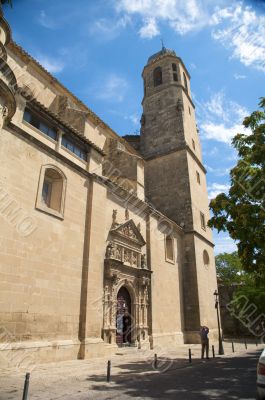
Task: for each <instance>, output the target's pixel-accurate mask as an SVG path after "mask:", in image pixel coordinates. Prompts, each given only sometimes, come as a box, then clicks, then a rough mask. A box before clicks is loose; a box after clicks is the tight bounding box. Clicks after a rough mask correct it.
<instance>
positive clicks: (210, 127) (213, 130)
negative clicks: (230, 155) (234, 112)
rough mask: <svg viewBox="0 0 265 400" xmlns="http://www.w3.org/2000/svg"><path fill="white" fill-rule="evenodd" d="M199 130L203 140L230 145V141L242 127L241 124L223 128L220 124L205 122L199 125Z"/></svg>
mask: <svg viewBox="0 0 265 400" xmlns="http://www.w3.org/2000/svg"><path fill="white" fill-rule="evenodd" d="M201 128H202V131H203V136H204V138H205V139H214V140H217V141H219V142H224V143H231V139H232V138H233V137H234V136H235V135H236V134H237V133H240V132H242V131H243V127H242V125H241V124H235V125H232V126H225V125H224V124H222V123H221V124H218V123H214V122H206V123H204V124H202V125H201Z"/></svg>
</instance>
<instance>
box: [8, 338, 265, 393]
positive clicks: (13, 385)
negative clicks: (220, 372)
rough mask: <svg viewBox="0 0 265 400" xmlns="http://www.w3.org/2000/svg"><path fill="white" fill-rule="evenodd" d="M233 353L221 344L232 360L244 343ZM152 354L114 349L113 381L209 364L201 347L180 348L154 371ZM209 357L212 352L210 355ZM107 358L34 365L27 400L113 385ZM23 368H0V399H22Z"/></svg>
mask: <svg viewBox="0 0 265 400" xmlns="http://www.w3.org/2000/svg"><path fill="white" fill-rule="evenodd" d="M214 346H215V353H216V357H219V356H218V354H217V353H218V344H217V343H215V344H214ZM234 347H235V353H232V344H231V342H224V351H225V355H224V356H222V357H228V356H229V357H231V356H233V355H235V356H236V355H238V354H239V353H245V352H246V349H245V344H244V343H235V344H234ZM263 347H264V345H259V346H258V347H257V346H256V344H248V351H253V350H257V349H261V348H263ZM189 348H190V349H191V354H192V363H191V364H190V363H189V358H188V349H189ZM210 350H211V349H210ZM154 354H155V351H153V350H148V351H143V350H138V349H135V348H125V349H119V350H117V354H115V355H114V356H112V357H111V358H110V360H111V377H112V382H114V381H115V383H118V382H119V381H121V380H127V379H130V380H135V381H137V380H138V379H141V376H145V375H150V374H161V373H163V372H164V373H165V372H166V371H169V370H172V369H183V368H193V367H196V366H197V365H198V364H201V363H205V362H211V361H208V360H207V361H206V360H205V361H202V360H201V359H200V345H181V346H178V347H176V348H175V349H174V350H172V351H170V352H169V351H167V352H165V353H163V354H157V356H158V363H157V369H155V368H154ZM210 356H211V352H210ZM106 371H107V358H98V359H90V360H73V361H64V362H57V363H49V364H40V365H36V366H35V368H34V369H33V370H32V372H31V378H30V390H29V393H30V396H29V399H30V400H37V399H63V398H64V397H65V396H71V395H72V396H73V398H76V394H78V393H80V394H84V393H88V391H90V390H92V389H93V387H95V386H98V385H100V386H102V387H104V389H106V387H107V385H115V383H112V382H111V383H107V382H106ZM26 372H27V371H25V370H24V369H23V368H19V369H16V368H12V367H10V368H5V369H0V400H17V399H22V393H23V385H24V378H25V373H26Z"/></svg>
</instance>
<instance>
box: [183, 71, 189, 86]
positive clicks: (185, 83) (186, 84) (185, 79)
mask: <svg viewBox="0 0 265 400" xmlns="http://www.w3.org/2000/svg"><path fill="white" fill-rule="evenodd" d="M183 79H184V86H185V89H186V90H188V82H187V78H186V75H185V72H183Z"/></svg>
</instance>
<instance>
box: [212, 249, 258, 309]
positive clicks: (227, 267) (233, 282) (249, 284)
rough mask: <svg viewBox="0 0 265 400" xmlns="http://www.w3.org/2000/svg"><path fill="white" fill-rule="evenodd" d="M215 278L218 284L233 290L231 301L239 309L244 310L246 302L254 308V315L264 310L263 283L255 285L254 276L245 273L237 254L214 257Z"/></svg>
mask: <svg viewBox="0 0 265 400" xmlns="http://www.w3.org/2000/svg"><path fill="white" fill-rule="evenodd" d="M215 262H216V270H217V276H218V278H219V280H220V284H222V285H224V286H226V287H232V286H233V288H234V292H233V300H234V301H236V302H237V303H238V306H239V308H241V307H242V308H244V304H245V303H246V300H247V302H248V305H250V304H253V305H254V306H255V308H256V312H255V315H256V316H259V315H260V314H262V313H263V312H264V310H265V282H262V281H260V282H259V285H258V286H257V284H256V274H255V273H250V272H246V271H244V270H243V268H242V264H241V261H240V258H239V256H238V253H237V252H236V251H235V252H233V253H221V254H218V255H217V256H216V257H215Z"/></svg>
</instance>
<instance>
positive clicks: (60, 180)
mask: <svg viewBox="0 0 265 400" xmlns="http://www.w3.org/2000/svg"><path fill="white" fill-rule="evenodd" d="M65 192H66V177H65V175H64V173H63V172H62V171H61V170H60V169H59V168H58V167H56V166H53V165H45V166H43V167H42V169H41V173H40V180H39V189H38V196H37V201H36V208H37V209H39V210H41V211H45V212H47V213H49V214H52V215H55V216H56V217H59V218H63V212H64V201H65Z"/></svg>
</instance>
